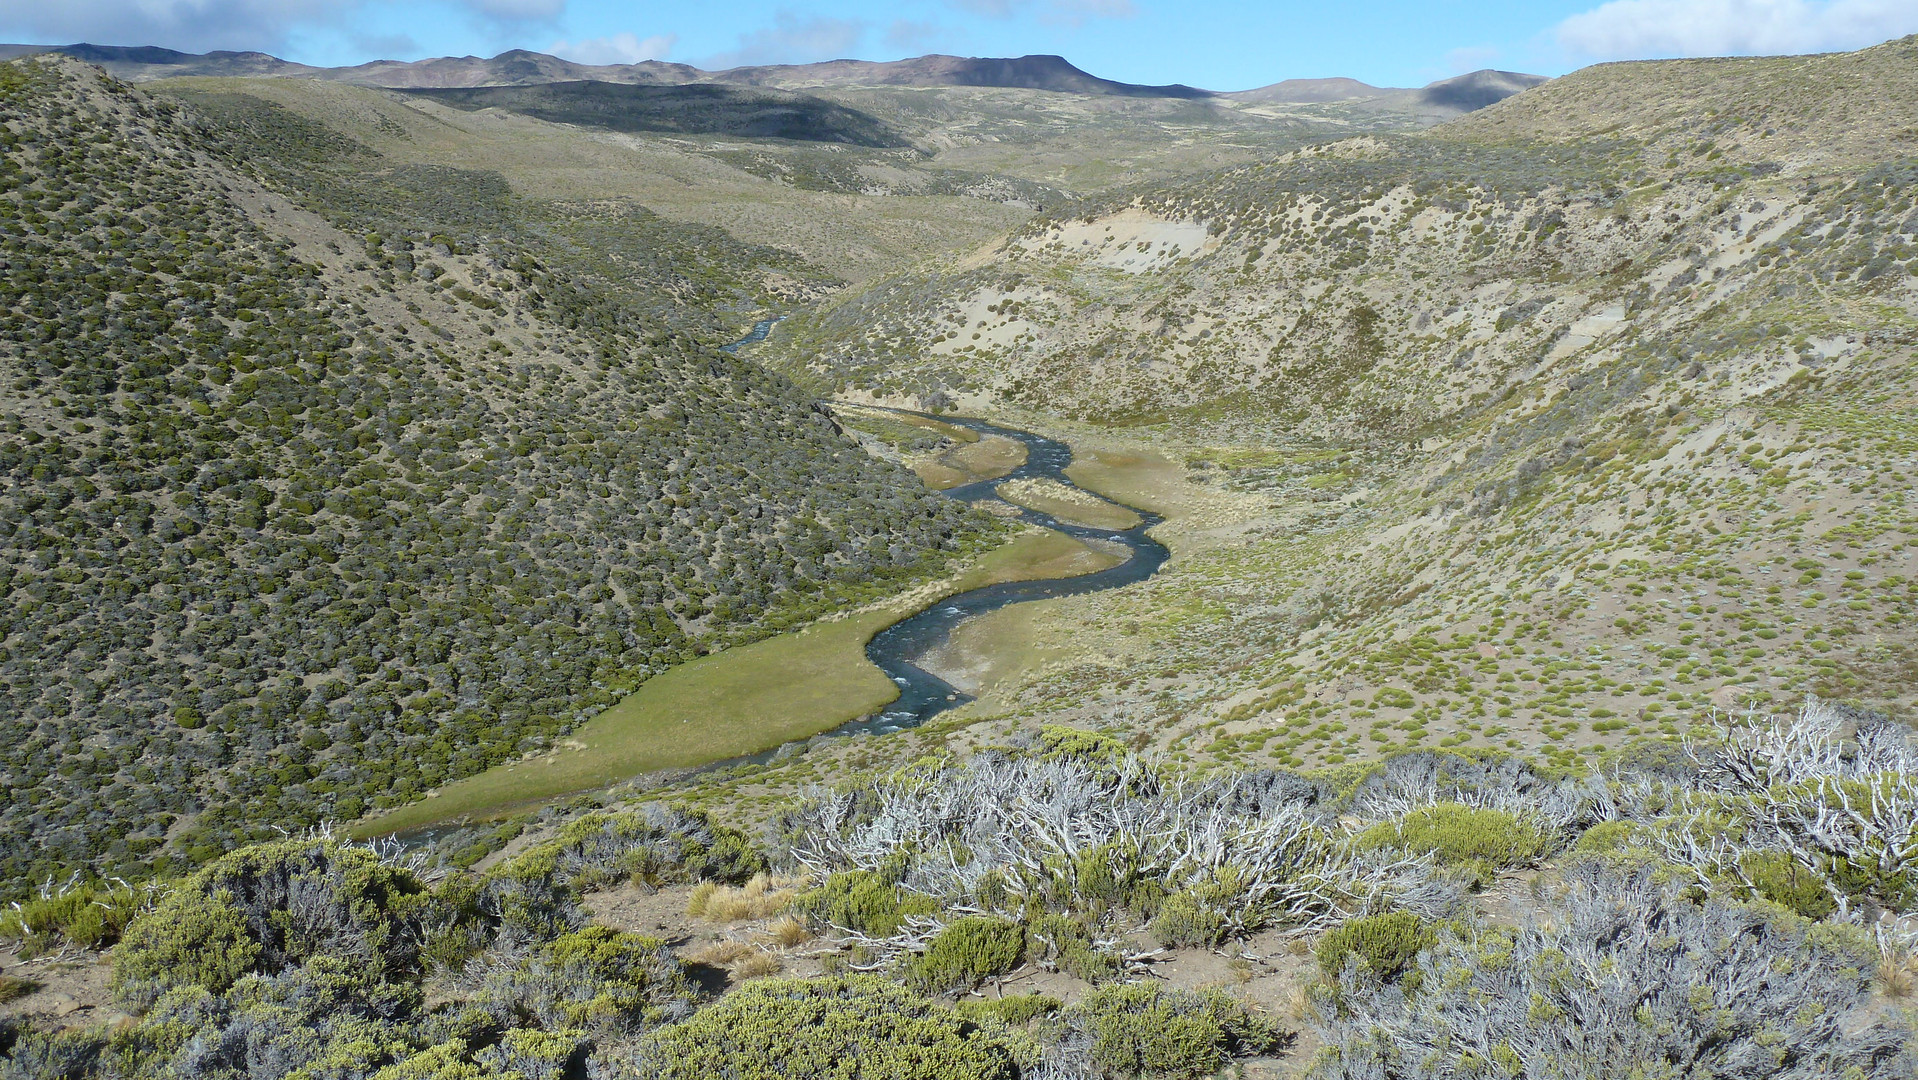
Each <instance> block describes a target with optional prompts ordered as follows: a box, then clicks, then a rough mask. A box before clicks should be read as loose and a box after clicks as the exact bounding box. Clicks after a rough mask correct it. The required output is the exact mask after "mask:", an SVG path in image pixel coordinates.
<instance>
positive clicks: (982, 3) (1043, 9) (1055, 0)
mask: <svg viewBox="0 0 1918 1080" xmlns="http://www.w3.org/2000/svg"><path fill="white" fill-rule="evenodd" d="M948 2H949V3H950V4H952V6H953V7H956V8H958V9H959V10H961V11H968V12H971V13H972V14H974V15H983V16H985V17H986V18H988V19H1010V18H1012V17H1013V16H1014V15H1018V14H1022V13H1024V12H1025V11H1027V10H1029V9H1037V11H1038V13H1039V21H1041V22H1048V23H1066V24H1068V25H1071V26H1081V25H1084V24H1085V23H1086V22H1087V21H1088V20H1090V19H1129V18H1131V17H1132V16H1134V15H1137V14H1138V13H1139V9H1138V8H1137V7H1136V6H1134V5H1133V3H1132V0H948Z"/></svg>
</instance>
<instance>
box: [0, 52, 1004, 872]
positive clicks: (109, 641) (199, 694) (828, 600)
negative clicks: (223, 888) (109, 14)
mask: <svg viewBox="0 0 1918 1080" xmlns="http://www.w3.org/2000/svg"><path fill="white" fill-rule="evenodd" d="M250 132H251V133H249V132H242V133H241V134H240V135H233V136H229V134H228V133H227V131H225V130H223V129H221V128H220V127H218V126H215V125H211V124H208V123H207V122H205V121H204V120H202V119H199V118H197V117H196V116H195V114H193V113H191V112H187V111H183V110H182V109H181V108H180V107H179V106H178V105H176V104H173V103H170V102H168V101H167V100H165V99H159V98H152V97H148V96H146V95H144V94H141V93H139V92H137V91H134V90H131V89H129V88H127V87H125V86H122V85H120V84H117V83H114V82H112V81H111V80H107V79H104V78H103V77H101V76H99V75H98V74H97V73H96V72H94V71H92V69H88V68H85V67H82V66H80V65H77V64H73V63H70V62H64V61H59V62H54V61H22V62H16V63H12V64H8V65H5V66H4V67H0V266H4V268H5V272H4V275H0V591H4V594H5V596H6V598H7V599H6V603H5V605H4V611H3V612H0V743H4V748H3V749H0V781H3V782H0V853H4V854H0V879H4V880H7V881H11V882H14V883H16V884H17V883H20V882H21V881H23V879H25V878H27V877H28V876H36V877H37V876H39V875H42V874H44V873H45V872H48V871H50V870H52V869H53V868H55V867H58V866H63V865H69V864H79V863H93V864H96V865H100V866H101V867H102V868H103V869H105V868H106V867H119V868H122V869H130V868H131V867H133V866H134V865H135V864H136V863H138V862H139V861H141V860H145V859H150V858H153V857H160V858H174V857H179V856H186V857H188V858H190V859H199V858H204V857H207V856H210V855H212V854H217V853H218V852H219V851H220V850H222V849H223V848H225V847H226V846H228V844H229V843H230V842H231V840H232V839H234V838H236V837H241V836H248V835H258V834H259V833H260V832H261V831H262V830H265V829H267V828H269V827H270V826H275V825H278V826H297V825H301V824H304V823H312V822H316V821H319V820H321V819H323V818H332V819H340V818H352V817H355V816H357V815H359V814H360V813H362V812H363V811H365V810H367V809H371V808H373V807H376V806H384V805H391V804H393V803H395V802H397V801H403V800H407V799H411V798H415V797H417V796H419V795H420V794H422V793H424V792H425V791H426V790H427V789H428V788H431V787H433V786H434V785H436V784H438V783H440V782H442V781H444V780H446V779H449V778H454V777H458V776H461V775H465V774H468V773H471V772H474V771H476V770H477V769H479V768H481V767H483V766H485V765H488V764H491V763H493V762H497V761H499V760H501V759H502V758H505V757H510V756H513V755H516V754H518V753H521V752H523V751H525V750H526V749H528V748H529V747H532V746H537V745H543V744H544V742H545V741H546V740H549V739H551V738H553V737H554V736H556V735H558V734H561V733H563V732H565V731H566V730H567V729H568V727H569V726H570V725H571V724H573V723H576V722H577V721H578V720H579V719H580V718H582V717H583V716H585V715H587V714H588V713H590V712H592V711H595V710H597V709H599V708H601V707H603V706H605V705H606V704H608V703H610V702H611V701H613V700H615V698H616V696H617V695H618V694H620V693H621V692H623V691H625V690H628V689H630V688H631V687H632V686H633V685H635V684H636V683H637V682H638V681H640V680H642V679H644V678H646V677H647V676H648V675H649V674H651V673H654V672H656V671H658V670H660V669H661V668H662V667H664V666H666V665H669V664H672V663H675V662H677V661H679V660H681V659H683V658H686V657H689V656H692V655H694V654H695V653H697V652H699V651H701V650H703V649H705V648H707V647H709V646H710V644H712V643H714V642H716V641H723V640H726V639H729V638H734V637H737V636H739V635H741V634H752V633H763V632H764V631H765V629H766V628H776V627H782V626H785V625H788V624H790V623H791V622H793V621H794V620H797V619H802V618H805V617H808V616H810V615H811V614H816V613H818V612H821V611H824V610H829V609H831V608H832V607H833V606H835V605H836V604H838V603H840V602H842V601H843V600H845V599H848V598H856V597H859V596H865V595H870V594H871V593H872V592H873V591H874V590H878V589H884V588H886V587H887V585H888V583H889V582H894V581H898V580H902V579H905V578H908V577H911V576H913V575H916V574H920V573H924V572H927V571H929V570H934V569H940V568H943V566H944V564H945V561H946V559H947V558H948V557H949V556H950V555H951V554H952V553H953V552H954V551H955V550H956V549H957V548H958V547H959V546H960V545H962V544H963V543H964V542H965V541H966V539H967V538H968V537H971V536H974V535H976V534H977V530H978V526H976V525H974V524H972V523H971V522H972V519H971V518H969V517H967V516H966V514H965V512H964V511H963V510H961V509H960V508H958V507H956V506H955V505H954V504H952V503H950V502H948V501H946V500H941V499H936V498H934V497H932V496H929V495H927V494H925V493H924V492H923V489H921V488H919V487H918V486H917V484H916V483H915V482H914V481H913V480H912V479H911V477H910V475H909V474H907V473H905V472H904V471H903V470H900V469H897V468H894V467H891V466H886V465H883V464H878V463H874V462H872V461H870V460H868V459H867V458H866V457H865V456H864V455H863V454H860V453H858V452H857V451H856V450H855V449H854V448H852V447H851V446H850V445H849V444H847V443H846V442H845V441H843V439H842V438H841V437H840V436H839V435H838V433H837V431H836V429H835V428H834V426H833V425H832V423H831V422H830V421H829V420H828V419H827V418H825V417H824V416H822V415H821V414H819V413H818V412H816V411H815V410H814V409H813V407H812V406H811V404H810V402H809V401H808V400H807V398H806V397H805V396H803V395H802V394H800V393H799V392H798V391H796V390H795V389H794V388H793V387H792V386H790V385H789V384H788V383H786V382H784V381H783V380H781V379H779V378H777V377H773V376H769V375H767V374H766V373H765V372H763V371H762V370H761V369H760V368H758V367H757V366H756V365H755V364H752V363H750V362H746V361H743V360H740V359H736V358H734V357H731V356H727V355H725V354H721V353H717V352H713V351H711V350H709V349H707V348H703V347H700V346H699V345H697V344H695V342H694V341H693V340H692V339H690V338H689V337H687V336H686V335H685V334H683V333H681V332H680V331H679V330H678V329H676V322H677V321H679V318H680V317H679V316H676V315H675V312H677V311H678V310H679V309H680V308H681V307H683V306H685V305H681V304H677V303H675V302H674V301H673V300H672V299H671V298H670V296H667V297H666V298H662V295H661V294H662V293H664V292H665V291H666V288H667V285H668V284H669V283H670V282H669V279H667V278H664V277H662V275H661V274H660V272H659V271H658V270H657V269H655V270H647V269H645V268H643V267H642V268H638V269H634V268H632V267H626V268H625V272H623V273H621V272H619V267H618V261H617V259H613V260H611V261H612V262H613V263H614V264H615V266H614V269H613V270H604V269H603V268H602V271H601V272H598V273H591V272H588V271H587V270H586V269H583V268H582V269H579V270H577V271H575V270H573V269H571V268H569V266H568V264H567V263H566V262H565V261H564V258H563V257H562V256H553V257H552V258H551V261H550V262H549V261H548V260H547V259H544V258H542V257H541V252H540V250H539V249H531V250H529V248H528V247H527V246H524V245H519V244H516V243H515V242H514V241H515V235H516V229H518V230H519V231H521V232H523V231H525V229H524V227H523V226H515V224H514V222H513V220H512V219H511V218H510V216H507V217H502V219H501V220H500V221H498V222H496V223H494V224H493V225H492V226H491V227H489V226H488V224H487V222H486V221H484V220H477V221H476V220H474V218H475V216H477V215H480V212H481V211H483V210H485V209H486V208H487V207H488V206H489V205H490V206H492V207H493V208H494V209H495V210H498V211H499V213H500V214H501V215H507V214H508V213H509V212H510V211H511V209H512V208H511V206H510V205H509V204H505V203H500V202H498V200H495V201H494V202H492V203H490V204H489V203H488V202H487V201H486V199H484V198H477V199H469V198H466V196H467V195H468V193H469V192H468V189H467V188H462V187H461V186H460V185H461V184H466V185H469V186H470V185H472V184H475V183H477V184H478V185H479V187H480V189H481V192H480V193H481V194H482V195H484V188H485V185H484V183H483V181H484V177H477V178H476V177H474V176H471V175H448V176H445V177H440V178H438V181H437V182H438V183H444V184H451V185H453V186H452V188H451V190H450V192H442V191H440V189H439V188H437V187H436V186H435V183H436V182H435V178H433V177H427V178H424V180H423V181H422V180H421V179H420V178H415V184H414V187H413V188H412V189H411V190H412V192H413V198H414V204H413V205H410V206H409V205H404V204H403V205H401V206H400V207H399V208H398V209H397V210H393V209H391V207H390V200H391V199H392V198H395V197H396V196H393V195H392V192H391V190H390V189H391V187H392V184H393V183H394V182H393V181H392V180H391V179H390V178H388V179H386V180H382V179H381V178H380V177H379V176H377V175H376V176H375V177H373V178H370V179H368V181H367V183H366V185H365V186H364V187H363V188H360V189H357V190H356V189H353V188H352V187H351V180H350V178H349V177H346V176H343V175H335V176H333V177H331V178H330V179H329V180H328V181H327V186H323V187H322V186H315V187H314V188H313V189H312V191H313V192H316V193H317V194H315V195H313V196H312V197H311V201H312V202H313V203H314V205H316V206H317V207H318V208H319V209H320V210H322V211H324V212H325V213H326V214H328V215H330V216H331V218H332V219H333V220H334V221H338V222H341V223H343V224H349V225H351V224H353V223H355V222H356V221H368V220H372V221H374V222H375V223H376V224H377V223H378V220H379V215H380V213H381V212H382V211H381V208H382V207H388V209H387V210H386V211H385V212H387V213H389V214H390V216H391V217H393V218H395V219H404V220H409V221H412V222H414V223H415V224H414V225H413V229H415V230H417V231H414V232H411V233H400V234H398V235H394V234H392V233H388V234H385V235H381V234H379V233H372V234H370V235H366V236H365V237H364V238H363V239H362V238H359V237H356V236H354V235H349V234H348V233H345V232H341V231H339V230H338V229H336V228H334V227H333V226H332V225H331V224H329V222H328V220H326V219H325V218H323V217H320V216H316V215H315V214H311V213H308V212H306V211H305V210H304V209H302V208H301V206H300V205H298V200H300V199H302V198H307V197H308V193H307V192H303V191H302V190H300V189H299V188H297V187H292V186H286V185H282V190H283V191H284V192H286V194H280V193H277V192H276V191H274V190H270V189H268V188H266V187H262V186H261V184H260V183H258V182H256V181H255V180H253V179H252V178H250V177H249V176H248V175H245V174H243V173H242V172H240V171H238V169H236V167H235V166H236V164H238V165H246V166H249V171H251V172H257V173H258V174H259V175H260V176H262V177H264V178H266V179H267V180H269V181H273V180H275V178H280V179H285V178H286V177H288V176H291V175H292V173H290V172H289V171H288V170H287V168H285V166H284V162H283V161H282V160H279V159H273V158H266V157H262V158H260V159H258V160H257V162H256V161H254V159H252V158H249V156H248V155H249V154H251V153H254V152H255V151H257V150H258V148H259V145H260V142H261V140H260V139H259V138H258V137H257V125H255V128H254V129H250ZM320 149H321V151H323V152H324V151H325V147H321V148H320ZM335 150H336V151H337V152H339V153H347V150H350V148H347V150H340V149H339V148H335ZM216 155H217V156H216ZM354 164H356V165H363V164H365V162H363V161H360V162H354ZM382 184H386V185H387V186H386V187H382ZM342 193H347V194H342ZM348 194H352V195H354V196H355V197H357V198H358V199H359V201H360V203H361V204H364V205H355V204H354V203H353V200H352V199H350V198H348V197H347V195H348ZM288 195H290V196H291V199H289V198H288V197H287V196H288ZM382 199H387V200H388V202H387V203H382V202H381V201H380V200H382ZM449 202H450V203H452V204H454V206H455V207H456V208H457V209H458V210H459V211H463V212H465V213H466V214H467V220H466V221H465V222H464V224H466V225H467V228H465V229H464V230H462V231H460V232H459V234H458V235H453V234H451V233H448V232H440V231H436V230H434V229H431V228H427V229H421V228H420V224H419V223H420V222H422V221H424V222H425V223H428V224H430V223H431V222H432V221H433V220H434V219H433V217H432V216H431V215H423V214H420V213H417V212H416V211H418V210H419V208H420V207H422V206H427V205H432V204H441V205H442V207H443V205H444V204H446V203H449ZM441 213H442V216H445V215H447V214H451V213H453V211H452V210H446V209H444V208H443V209H442V211H441ZM355 215H357V217H356V216H355ZM607 227H610V226H607ZM563 241H564V238H563V237H562V238H561V239H559V240H555V241H553V247H555V248H563V247H564V246H565V244H564V242H563ZM611 246H613V247H614V248H615V249H616V247H617V245H611ZM714 250H715V253H716V257H724V255H725V251H726V249H724V248H723V246H718V245H715V248H714ZM747 255H748V258H747V259H746V265H747V267H748V269H750V267H751V259H750V252H747ZM688 265H689V266H692V265H696V263H690V262H689V263H688ZM677 284H678V286H679V287H680V288H681V291H683V292H688V293H693V294H697V293H698V292H699V291H700V290H701V288H702V286H700V285H699V283H697V282H693V281H689V280H686V279H683V278H682V279H680V280H679V281H678V282H677ZM709 291H710V290H709ZM714 302H715V301H714V300H712V299H709V300H708V301H706V303H705V305H704V307H703V308H702V305H700V304H693V305H692V308H693V311H692V314H691V315H690V316H687V317H688V318H691V319H692V320H693V321H695V322H697V321H699V320H701V319H703V318H705V317H707V315H708V314H709V313H710V308H711V306H712V304H713V303H714Z"/></svg>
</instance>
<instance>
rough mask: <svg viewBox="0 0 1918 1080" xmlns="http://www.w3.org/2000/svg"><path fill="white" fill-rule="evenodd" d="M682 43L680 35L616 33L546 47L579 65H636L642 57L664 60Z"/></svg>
mask: <svg viewBox="0 0 1918 1080" xmlns="http://www.w3.org/2000/svg"><path fill="white" fill-rule="evenodd" d="M678 42H679V35H677V34H654V35H653V36H652V37H647V38H643V37H640V36H639V35H638V34H614V35H613V36H611V37H600V38H586V39H583V40H581V41H555V42H553V43H552V44H551V45H549V46H547V47H546V51H547V52H549V53H552V54H553V55H554V56H558V57H562V58H564V59H567V60H571V61H573V62H574V63H576V64H637V63H639V62H640V61H642V60H664V59H666V57H667V56H669V55H671V53H672V51H673V46H674V45H675V44H677V43H678Z"/></svg>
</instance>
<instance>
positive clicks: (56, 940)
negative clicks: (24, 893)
mask: <svg viewBox="0 0 1918 1080" xmlns="http://www.w3.org/2000/svg"><path fill="white" fill-rule="evenodd" d="M151 899H152V896H151V894H150V893H147V892H145V891H143V890H136V889H132V888H127V887H125V886H121V887H118V888H115V887H111V886H108V885H104V884H99V883H94V882H83V883H80V884H76V885H74V886H72V887H71V888H67V889H63V890H61V891H60V892H59V893H57V894H55V895H53V896H42V897H36V898H35V899H32V900H28V901H26V902H25V903H23V904H21V905H20V906H19V907H18V908H17V909H15V910H12V911H8V912H6V913H5V914H4V915H0V938H4V939H7V940H10V941H17V942H19V943H20V947H21V951H22V952H23V953H25V954H26V955H29V956H32V955H35V954H38V953H42V952H47V951H49V950H52V949H58V948H61V947H62V946H66V945H72V946H75V947H77V948H82V949H104V948H106V947H108V946H110V945H112V944H113V943H114V942H116V941H119V940H120V935H121V934H123V933H125V932H126V928H127V924H129V923H131V922H132V921H133V920H134V918H136V917H137V916H138V915H139V914H140V912H142V911H144V910H145V909H146V907H147V904H148V902H149V901H150V900H151Z"/></svg>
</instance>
